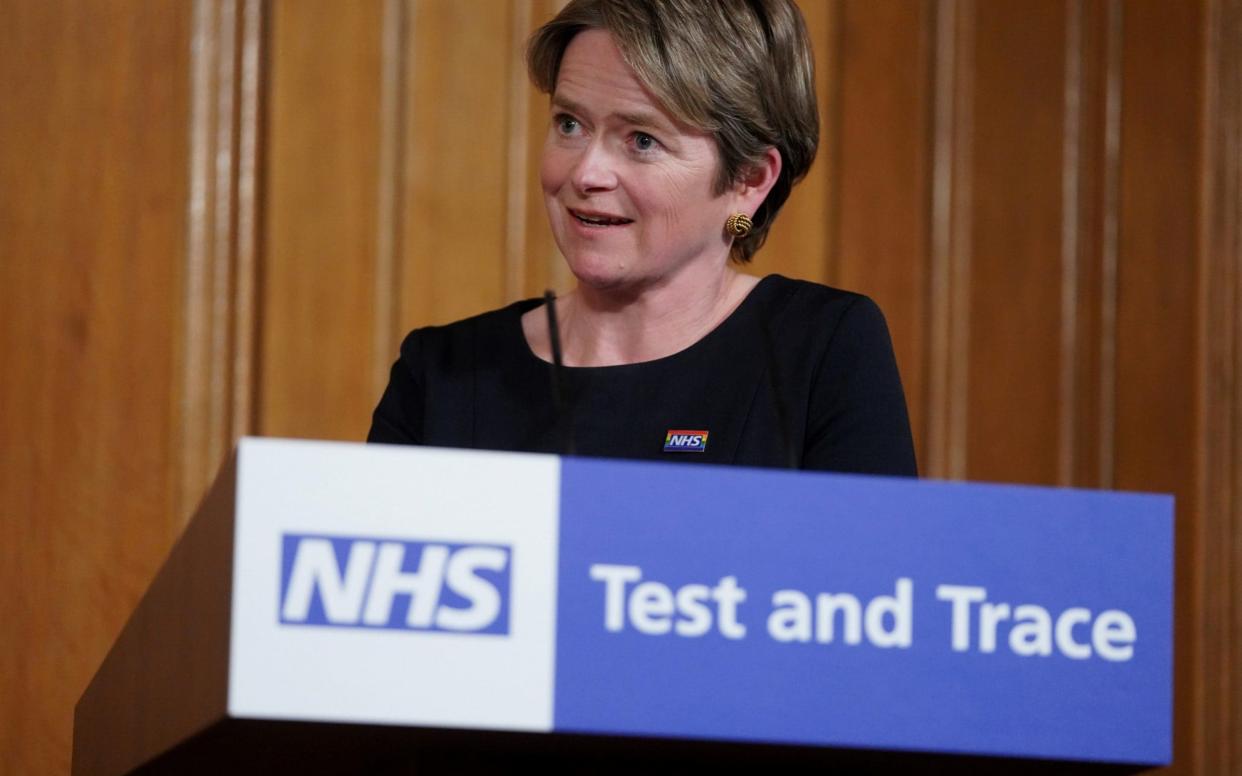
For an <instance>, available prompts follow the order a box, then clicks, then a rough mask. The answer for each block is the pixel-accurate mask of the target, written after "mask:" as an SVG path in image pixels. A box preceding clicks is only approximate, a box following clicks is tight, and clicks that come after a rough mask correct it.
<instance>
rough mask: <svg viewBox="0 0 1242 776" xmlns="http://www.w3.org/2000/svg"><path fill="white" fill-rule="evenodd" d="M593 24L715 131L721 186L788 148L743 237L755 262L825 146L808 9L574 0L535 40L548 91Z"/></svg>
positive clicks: (754, 1)
mask: <svg viewBox="0 0 1242 776" xmlns="http://www.w3.org/2000/svg"><path fill="white" fill-rule="evenodd" d="M586 29H600V30H605V31H607V32H608V33H609V34H610V35H612V39H613V41H614V42H615V43H616V45H617V48H618V49H619V50H620V51H621V56H622V57H624V58H625V61H626V63H627V64H629V66H630V67H631V68H633V70H634V72H635V74H637V76H638V79H639V81H641V82H642V83H643V85H644V86H646V87H647V88H648V89H649V90H650V91H651V92H652V94H654V95H655V96H656V98H657V99H658V100H659V101H660V102H661V103H662V104H663V106H664V108H665V110H667V111H668V112H669V113H671V114H672V115H673V116H675V117H676V118H677V119H679V120H680V121H682V122H684V123H685V124H688V125H690V126H692V127H696V128H698V129H700V130H702V131H704V132H708V133H710V134H711V135H713V136H714V137H715V139H716V145H717V147H718V148H719V150H720V159H721V166H720V171H719V174H718V177H717V181H716V191H717V193H723V192H725V191H726V190H727V189H728V188H729V186H730V185H732V184H733V183H734V182H735V181H737V180H739V179H740V178H741V177H742V176H743V175H745V173H746V170H747V169H748V168H749V167H751V166H753V165H757V164H759V163H760V162H761V161H762V159H763V156H764V154H765V153H766V152H767V150H768V149H769V148H775V149H776V150H777V151H779V152H780V155H781V172H780V175H779V177H778V178H777V181H776V183H775V185H773V186H772V190H771V191H770V192H769V193H768V196H767V199H765V200H764V202H763V204H762V205H761V206H760V207H759V210H758V211H757V212H756V213H755V215H754V222H755V226H754V228H753V229H752V230H751V232H750V234H748V235H747V236H746V237H743V238H740V239H736V240H734V242H733V249H732V257H733V259H734V260H736V261H738V262H742V263H744V262H748V261H750V259H751V257H753V256H754V255H755V252H756V251H757V250H759V248H760V246H762V245H763V241H764V240H765V239H766V237H767V234H768V229H769V228H771V226H772V221H773V220H774V219H775V218H776V213H777V211H779V210H780V209H781V206H782V205H784V204H785V200H786V199H788V197H789V193H790V191H791V190H792V189H793V186H794V184H795V183H797V182H798V181H799V180H801V179H802V178H803V176H805V175H806V173H807V170H809V169H810V167H811V163H812V162H813V161H814V160H815V151H816V148H817V147H818V145H819V113H818V111H817V105H816V100H815V64H814V59H813V56H812V54H811V43H810V39H809V37H808V36H807V32H806V24H805V23H804V22H803V19H802V14H801V12H800V11H799V10H798V7H797V6H795V5H794V4H793V2H792V0H573V1H572V2H570V3H569V4H568V5H567V6H565V8H564V10H562V11H561V12H560V13H559V14H557V16H556V18H554V19H552V20H551V21H550V22H548V23H547V24H545V25H543V26H542V27H540V28H539V29H538V30H536V31H535V33H534V34H533V35H532V36H531V38H530V42H529V44H528V47H527V52H526V64H527V68H528V70H529V72H530V77H531V80H532V81H534V83H535V85H536V86H537V87H538V88H539V89H540V90H541V91H543V92H544V93H546V94H552V93H553V92H554V91H555V90H556V78H557V74H558V72H559V71H560V66H561V58H562V57H563V56H564V55H565V49H567V48H568V47H569V42H570V41H571V40H573V38H574V36H575V35H577V34H578V33H579V32H582V31H583V30H586Z"/></svg>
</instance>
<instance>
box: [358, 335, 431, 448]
mask: <svg viewBox="0 0 1242 776" xmlns="http://www.w3.org/2000/svg"><path fill="white" fill-rule="evenodd" d="M420 337H421V335H420V332H418V331H413V332H410V334H409V336H407V337H406V338H405V341H404V342H402V343H401V355H400V356H399V357H398V358H397V361H396V363H394V364H393V365H392V371H391V373H390V374H389V377H388V387H387V388H385V389H384V395H383V396H381V397H380V400H379V404H377V405H376V406H375V411H374V412H372V413H371V430H370V432H368V433H367V441H368V442H381V443H384V444H392V445H418V444H422V442H423V375H422V359H421V358H420V346H419V344H420Z"/></svg>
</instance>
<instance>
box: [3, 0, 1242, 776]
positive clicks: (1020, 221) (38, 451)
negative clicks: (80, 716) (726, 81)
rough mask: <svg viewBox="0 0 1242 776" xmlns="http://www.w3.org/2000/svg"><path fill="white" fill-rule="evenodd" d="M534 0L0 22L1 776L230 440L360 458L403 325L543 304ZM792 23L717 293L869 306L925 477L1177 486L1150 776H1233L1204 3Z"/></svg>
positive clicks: (94, 647)
mask: <svg viewBox="0 0 1242 776" xmlns="http://www.w3.org/2000/svg"><path fill="white" fill-rule="evenodd" d="M563 1H564V0H507V1H506V2H499V0H497V2H494V3H489V4H487V7H488V13H480V12H479V5H478V4H475V3H462V2H454V1H453V0H362V1H361V2H350V3H339V2H328V1H327V0H273V1H272V2H270V3H269V2H268V1H267V0H196V2H195V3H193V4H188V3H187V4H167V3H143V2H138V1H137V0H135V2H133V3H130V4H124V3H122V4H116V3H103V2H99V1H98V0H91V1H90V2H79V3H66V2H64V1H63V0H52V1H51V2H45V0H0V2H3V6H4V11H3V14H0V15H3V17H4V19H5V22H4V24H3V25H0V90H3V91H2V92H0V100H2V101H3V105H4V111H3V112H2V113H0V363H4V364H5V365H6V372H5V379H4V380H3V381H0V452H2V454H3V459H2V461H3V466H0V515H3V517H4V520H3V521H0V590H4V591H6V592H5V593H3V594H0V607H2V608H0V621H3V622H5V623H7V624H11V627H9V628H7V629H5V630H0V634H2V635H0V640H2V642H0V758H2V759H0V771H3V772H6V773H7V772H10V771H12V772H20V773H25V772H57V771H63V770H64V769H65V768H66V767H67V764H68V749H67V747H68V741H69V727H68V725H69V720H70V713H71V709H72V704H73V702H74V700H76V698H77V695H78V693H80V691H81V689H82V687H83V686H84V685H85V682H86V679H87V677H88V676H89V674H90V672H91V671H92V670H93V669H94V666H95V665H96V663H97V661H98V660H99V658H100V656H101V655H102V654H103V651H104V649H105V648H106V646H107V643H108V642H109V641H110V639H111V637H112V636H113V635H114V634H115V633H116V631H117V630H118V629H119V627H120V623H121V621H122V619H123V617H124V615H125V613H127V612H128V611H129V609H130V608H131V607H132V605H133V602H134V600H135V599H136V597H137V595H138V593H139V592H140V591H141V589H142V588H143V587H144V586H145V584H146V582H147V581H148V579H149V578H150V574H151V573H152V572H153V570H154V568H155V566H156V564H157V563H158V561H159V559H160V558H161V557H162V555H163V553H164V551H165V549H166V547H167V546H168V544H169V542H170V541H171V539H172V537H173V535H174V534H175V532H176V531H177V528H178V527H179V524H180V519H181V517H182V515H184V514H185V512H186V510H187V508H188V505H189V504H192V503H193V502H194V501H195V500H196V498H197V493H198V492H200V491H201V487H202V485H204V484H205V482H206V480H207V479H208V478H209V476H210V473H211V472H212V471H214V469H215V467H216V466H217V465H218V461H217V460H215V459H216V458H218V457H220V456H222V455H223V450H225V449H227V447H228V446H229V444H230V443H231V440H232V439H233V438H234V437H235V436H236V435H237V434H239V433H243V432H246V431H254V430H257V431H259V432H262V433H265V434H269V435H284V436H309V437H323V438H340V439H359V438H361V437H362V435H363V434H364V433H365V432H366V428H367V425H368V420H369V413H370V410H371V408H372V406H373V404H374V402H375V400H376V398H377V396H378V392H379V390H380V386H381V385H382V384H383V381H384V379H385V376H386V372H387V367H388V365H389V363H390V361H391V359H392V358H393V356H395V353H396V346H397V343H398V342H399V338H400V336H401V335H402V334H403V333H404V331H405V330H407V329H408V328H409V327H411V326H414V325H422V324H426V323H438V322H445V321H448V320H451V319H454V318H458V317H461V316H465V315H470V314H474V313H476V312H480V311H483V310H485V309H490V308H494V307H496V306H498V305H500V304H503V303H505V302H507V301H509V300H512V299H515V298H518V297H525V296H533V295H537V294H539V293H541V292H542V290H543V288H545V287H547V286H553V287H556V288H559V289H565V288H568V287H569V286H570V285H571V283H572V278H570V277H569V276H568V274H567V272H566V270H565V268H564V265H563V262H562V261H561V260H560V257H559V255H558V253H557V251H556V249H555V246H554V244H553V242H552V240H551V236H550V234H549V231H548V228H547V225H546V218H545V216H544V212H543V204H542V195H541V193H540V189H539V184H538V174H537V173H538V160H539V155H540V151H541V148H542V145H543V139H544V135H545V132H546V129H547V122H548V113H547V99H546V97H545V96H543V95H540V94H537V93H536V92H535V91H534V89H533V88H532V87H531V86H530V85H529V83H528V82H527V78H526V75H525V72H524V67H523V65H522V53H523V47H524V44H525V38H526V35H527V34H528V33H529V31H530V30H531V29H532V28H534V27H535V26H537V25H538V24H539V23H541V22H542V21H543V20H544V19H546V18H548V17H549V16H550V15H551V14H552V13H554V12H555V10H556V9H557V8H559V7H560V6H561V5H562V4H563ZM803 7H804V12H805V15H806V18H807V22H808V26H809V29H810V31H811V34H812V38H813V40H814V42H815V45H816V49H817V62H818V70H817V77H818V80H819V83H818V85H819V89H820V103H821V105H820V109H821V119H822V126H823V136H822V138H821V147H820V155H819V159H818V161H817V163H816V166H815V168H814V169H813V170H812V173H811V177H810V178H809V179H808V180H807V181H805V182H804V183H803V185H802V186H800V187H799V188H798V189H796V190H795V193H794V196H793V198H792V199H791V200H790V202H789V204H788V205H787V206H786V209H785V210H784V212H783V213H782V214H781V216H780V221H779V222H778V223H777V225H776V227H775V229H774V232H773V235H772V238H771V241H770V243H769V245H768V246H767V247H765V249H764V250H763V251H762V252H761V253H760V254H759V255H758V256H757V258H756V262H755V264H754V265H753V268H752V271H754V272H755V273H756V274H765V273H767V272H773V271H776V272H782V273H785V274H790V275H794V276H799V277H806V278H810V279H816V280H824V281H827V282H831V283H834V284H837V285H840V286H842V287H846V288H852V289H855V290H859V291H863V292H865V293H869V294H871V295H872V296H874V297H875V298H876V299H877V300H878V301H879V302H880V304H881V305H882V307H883V308H884V309H885V311H886V313H887V315H888V318H889V323H890V328H891V329H892V332H893V335H894V342H895V347H896V350H897V354H898V359H899V363H900V366H901V368H902V371H903V376H904V379H905V383H906V388H907V394H908V398H909V402H910V406H911V410H912V417H913V420H914V424H915V433H916V439H917V442H918V452H919V456H920V463H921V465H922V469H923V471H924V473H925V474H930V475H933V476H944V477H966V476H969V477H971V478H973V479H1004V480H1015V481H1020V482H1035V483H1046V484H1056V483H1059V484H1075V485H1086V486H1092V487H1096V486H1101V487H1114V486H1115V487H1121V488H1133V489H1140V490H1167V491H1170V492H1174V493H1175V494H1177V496H1178V529H1177V530H1178V535H1177V539H1178V549H1177V552H1178V555H1177V562H1178V568H1177V575H1178V576H1177V595H1178V599H1177V607H1178V609H1177V612H1178V619H1177V629H1178V630H1177V644H1176V654H1177V660H1178V664H1177V669H1176V671H1177V675H1176V680H1177V685H1176V688H1177V697H1176V703H1177V708H1176V730H1177V743H1176V746H1177V750H1176V757H1177V761H1176V765H1175V767H1174V768H1172V769H1170V770H1169V772H1170V773H1194V774H1214V773H1226V772H1231V771H1236V770H1237V768H1238V765H1239V762H1242V759H1240V758H1242V752H1240V751H1239V746H1240V745H1239V744H1238V741H1240V740H1242V735H1239V734H1238V730H1239V727H1238V726H1239V724H1242V700H1240V699H1239V694H1240V693H1242V679H1240V678H1239V677H1242V654H1240V653H1242V595H1239V594H1237V593H1236V592H1235V591H1236V590H1237V589H1238V579H1239V574H1240V573H1242V572H1239V569H1240V568H1242V507H1240V506H1239V504H1240V503H1242V497H1240V495H1239V494H1242V464H1240V463H1239V461H1240V460H1242V455H1239V454H1238V450H1240V449H1242V441H1240V440H1242V421H1240V420H1239V418H1242V405H1239V399H1238V396H1239V395H1242V391H1240V390H1239V388H1238V382H1239V378H1238V375H1240V374H1242V356H1239V353H1242V347H1240V346H1239V345H1238V343H1239V342H1242V304H1239V302H1238V300H1239V299H1242V285H1240V284H1242V281H1239V278H1242V247H1240V241H1239V238H1238V228H1237V223H1238V222H1239V221H1242V195H1239V193H1238V191H1239V187H1240V185H1242V184H1239V182H1238V181H1239V180H1240V175H1239V173H1238V164H1239V163H1238V159H1239V157H1240V153H1239V150H1238V149H1239V143H1240V142H1242V141H1240V140H1239V137H1242V132H1239V129H1238V127H1239V125H1240V123H1242V107H1240V106H1242V83H1240V79H1239V76H1238V75H1237V74H1238V73H1239V72H1242V62H1239V56H1242V53H1240V52H1242V2H1240V0H1193V2H1178V3H1170V2H1167V1H1166V0H1130V1H1129V2H1124V1H1123V0H1038V2H1021V3H1019V2H1016V0H910V1H908V2H906V1H901V0H875V1H872V2H864V1H863V0H805V1H804V3H803ZM265 47H266V49H265ZM250 338H254V339H253V340H252V339H250ZM13 591H16V594H14V593H13Z"/></svg>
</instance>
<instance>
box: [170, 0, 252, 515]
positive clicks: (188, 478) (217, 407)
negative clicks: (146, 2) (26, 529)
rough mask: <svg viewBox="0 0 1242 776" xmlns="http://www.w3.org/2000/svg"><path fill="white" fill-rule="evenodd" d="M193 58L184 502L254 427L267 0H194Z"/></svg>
mask: <svg viewBox="0 0 1242 776" xmlns="http://www.w3.org/2000/svg"><path fill="white" fill-rule="evenodd" d="M193 8H194V11H193V14H194V23H193V29H192V32H191V35H192V42H191V59H190V66H189V70H190V80H191V84H190V93H191V94H190V104H191V110H190V130H189V137H190V148H189V168H190V180H189V189H190V195H189V198H188V200H187V203H186V221H187V238H186V253H185V271H184V282H183V291H182V295H183V296H182V300H181V305H182V310H183V314H182V315H181V317H180V326H179V333H178V340H179V345H180V347H179V350H178V360H177V368H178V371H179V373H180V374H179V383H180V384H179V388H180V397H179V400H178V401H177V403H176V406H177V418H176V427H177V429H178V433H179V436H178V438H177V440H176V441H175V443H174V444H175V445H176V448H177V450H178V451H179V459H178V461H177V466H178V469H179V481H178V483H177V485H178V496H177V514H178V515H179V516H180V518H181V520H183V521H184V520H186V519H188V517H189V515H190V514H191V513H192V511H193V509H194V507H195V506H197V504H198V501H199V499H201V498H202V496H203V493H204V491H205V490H206V487H207V485H208V484H210V482H211V481H212V478H213V477H214V476H215V474H216V470H217V468H218V467H219V466H220V464H221V462H222V460H223V459H224V456H225V455H226V454H227V453H228V452H229V451H230V450H232V447H233V444H234V443H235V442H236V440H237V439H238V438H239V437H240V436H241V435H243V434H246V433H249V432H251V431H252V430H253V428H254V418H253V413H252V405H253V394H254V388H255V386H254V366H255V364H254V362H255V342H254V340H255V336H256V333H257V332H256V319H257V314H258V310H257V305H256V299H255V295H256V283H257V273H258V262H259V257H258V232H259V219H260V213H259V204H260V198H259V177H260V169H259V148H258V145H259V132H260V128H259V123H260V122H259V118H260V101H261V96H262V83H261V78H260V72H259V63H260V60H261V57H262V50H263V47H264V5H263V3H262V2H261V0H242V1H241V2H237V0H198V1H197V2H196V3H194V5H193Z"/></svg>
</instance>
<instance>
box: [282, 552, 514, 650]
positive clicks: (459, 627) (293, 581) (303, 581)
mask: <svg viewBox="0 0 1242 776" xmlns="http://www.w3.org/2000/svg"><path fill="white" fill-rule="evenodd" d="M511 559H512V551H511V549H510V548H509V547H507V546H504V545H499V544H451V543H447V542H420V541H403V540H398V539H375V538H362V537H348V536H322V535H306V534H284V535H283V537H282V541H281V575H280V577H281V578H280V622H281V623H284V624H287V625H324V626H335V627H343V628H389V629H397V630H420V631H447V632H453V633H491V634H502V635H503V634H507V633H508V632H509V579H510V566H511Z"/></svg>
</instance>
